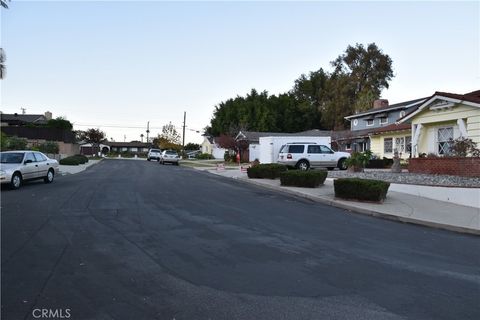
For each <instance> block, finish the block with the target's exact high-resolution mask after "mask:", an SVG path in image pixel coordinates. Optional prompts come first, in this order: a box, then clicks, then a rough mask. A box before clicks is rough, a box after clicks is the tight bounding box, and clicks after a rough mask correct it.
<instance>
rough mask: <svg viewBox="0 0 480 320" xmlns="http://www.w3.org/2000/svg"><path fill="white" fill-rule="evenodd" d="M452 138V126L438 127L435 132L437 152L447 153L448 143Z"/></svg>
mask: <svg viewBox="0 0 480 320" xmlns="http://www.w3.org/2000/svg"><path fill="white" fill-rule="evenodd" d="M452 139H453V127H447V128H439V129H438V132H437V150H438V154H449V153H450V143H451V140H452Z"/></svg>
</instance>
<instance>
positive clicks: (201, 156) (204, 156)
mask: <svg viewBox="0 0 480 320" xmlns="http://www.w3.org/2000/svg"><path fill="white" fill-rule="evenodd" d="M195 158H197V159H199V160H211V159H215V158H214V157H213V156H212V155H211V154H209V153H200V154H197V155H196V156H195Z"/></svg>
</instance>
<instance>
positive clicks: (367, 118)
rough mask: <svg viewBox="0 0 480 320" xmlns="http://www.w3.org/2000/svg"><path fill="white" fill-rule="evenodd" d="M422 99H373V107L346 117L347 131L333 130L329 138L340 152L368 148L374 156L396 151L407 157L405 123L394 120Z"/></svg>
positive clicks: (408, 111)
mask: <svg viewBox="0 0 480 320" xmlns="http://www.w3.org/2000/svg"><path fill="white" fill-rule="evenodd" d="M425 100H426V98H419V99H415V100H409V101H404V102H400V103H396V104H392V105H389V104H388V100H385V99H379V100H375V101H374V103H373V108H372V109H370V110H367V111H363V112H360V113H357V114H354V115H351V116H348V117H345V119H346V120H348V121H350V130H348V131H347V130H345V131H337V132H334V133H333V136H332V141H334V142H335V144H336V145H337V148H338V150H341V151H351V152H363V151H365V150H371V151H372V152H373V153H374V154H375V155H377V156H379V157H386V158H392V157H393V154H394V152H395V151H398V152H399V153H400V154H401V156H402V157H403V158H408V157H409V156H410V140H411V134H410V132H409V130H408V128H407V126H406V125H397V124H396V123H397V121H398V120H399V119H401V118H403V117H404V116H405V115H406V114H408V113H411V112H413V111H414V110H416V109H417V108H418V107H419V106H420V105H421V104H422V103H423V102H424V101H425Z"/></svg>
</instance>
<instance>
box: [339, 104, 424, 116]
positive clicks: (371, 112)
mask: <svg viewBox="0 0 480 320" xmlns="http://www.w3.org/2000/svg"><path fill="white" fill-rule="evenodd" d="M424 101H425V100H424ZM419 103H422V101H417V102H415V103H411V104H407V105H406V106H399V107H395V108H391V109H386V110H385V109H383V110H375V111H370V112H367V113H362V114H359V115H357V114H354V115H351V116H348V117H345V119H346V120H349V121H350V119H352V118H358V117H363V116H367V115H369V114H375V113H381V112H390V111H393V110H398V109H408V108H410V107H413V106H414V105H416V104H419Z"/></svg>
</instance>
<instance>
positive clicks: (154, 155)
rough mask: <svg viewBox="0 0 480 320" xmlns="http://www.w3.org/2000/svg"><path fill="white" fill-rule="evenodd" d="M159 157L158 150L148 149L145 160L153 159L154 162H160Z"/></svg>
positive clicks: (160, 153)
mask: <svg viewBox="0 0 480 320" xmlns="http://www.w3.org/2000/svg"><path fill="white" fill-rule="evenodd" d="M161 156H162V151H160V150H159V149H150V150H148V154H147V160H148V161H150V160H152V159H154V160H157V161H160V158H161Z"/></svg>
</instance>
